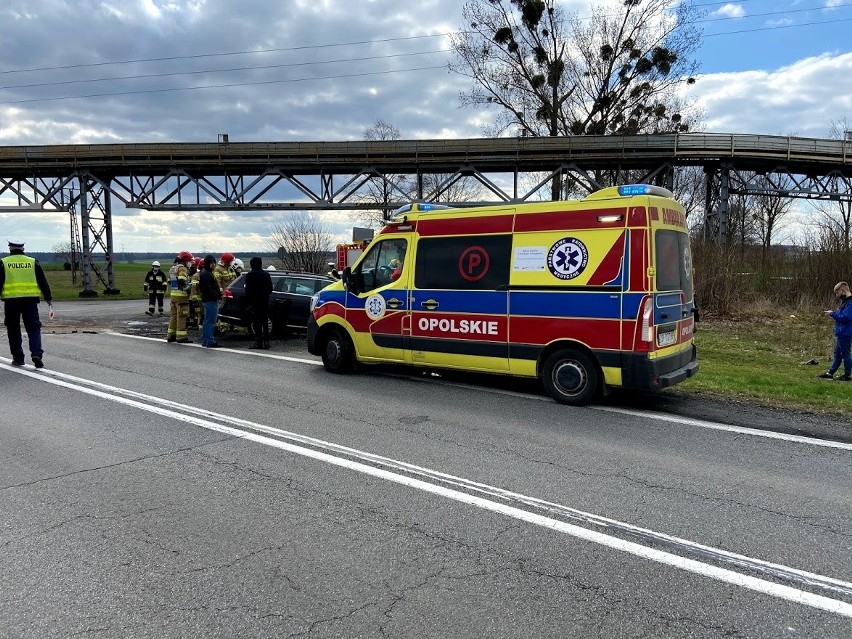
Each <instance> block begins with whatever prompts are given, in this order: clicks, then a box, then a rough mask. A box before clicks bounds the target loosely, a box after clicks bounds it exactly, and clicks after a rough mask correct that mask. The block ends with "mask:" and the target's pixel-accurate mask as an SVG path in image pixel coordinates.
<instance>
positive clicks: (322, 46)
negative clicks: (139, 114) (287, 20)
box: [0, 33, 450, 75]
mask: <svg viewBox="0 0 852 639" xmlns="http://www.w3.org/2000/svg"><path fill="white" fill-rule="evenodd" d="M447 35H450V34H449V33H434V34H431V35H420V36H409V37H406V38H382V39H379V40H356V41H353V42H336V43H330V44H311V45H304V46H298V47H281V48H275V49H255V50H252V51H227V52H221V53H198V54H194V55H173V56H166V57H163V58H138V59H135V60H113V61H111V62H91V63H87V64H69V65H65V66H60V67H34V68H32V69H11V70H7V71H0V75H9V74H11V73H31V72H35V71H64V70H67V69H87V68H90V67H105V66H109V65H113V64H134V63H137V62H169V61H174V60H197V59H200V58H217V57H225V56H232V55H249V54H253V53H280V52H282V51H304V50H305V49H328V48H331V47H348V46H354V45H359V44H381V43H383V42H402V41H405V40H422V39H424V38H440V37H443V36H447Z"/></svg>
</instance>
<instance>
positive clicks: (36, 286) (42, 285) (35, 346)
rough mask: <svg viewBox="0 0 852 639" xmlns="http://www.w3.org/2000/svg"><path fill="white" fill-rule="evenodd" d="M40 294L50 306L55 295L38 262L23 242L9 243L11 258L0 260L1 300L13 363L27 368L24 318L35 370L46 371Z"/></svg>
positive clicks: (10, 241) (9, 256)
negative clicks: (26, 253)
mask: <svg viewBox="0 0 852 639" xmlns="http://www.w3.org/2000/svg"><path fill="white" fill-rule="evenodd" d="M39 293H40V294H41V295H43V296H44V301H45V302H47V303H48V304H50V303H51V302H52V301H53V296H52V295H51V294H50V285H49V284H48V283H47V278H46V277H45V276H44V271H43V270H42V268H41V264H39V263H38V260H36V259H34V258H32V257H29V256H27V255H24V243H23V242H18V241H13V240H9V255H8V256H6V257H4V258H3V259H2V260H0V298H2V300H3V302H4V306H5V312H6V322H5V323H6V332H7V333H8V337H9V350H10V351H12V364H13V365H14V366H23V365H24V349H23V336H22V335H21V319H22V318H23V320H24V328H26V329H27V339H28V341H29V345H30V355H31V356H32V358H33V364H35V367H36V368H44V361H43V360H42V358H43V357H44V351H43V350H42V348H41V321H40V320H39V317H38V301H39Z"/></svg>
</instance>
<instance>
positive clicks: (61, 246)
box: [50, 242, 71, 264]
mask: <svg viewBox="0 0 852 639" xmlns="http://www.w3.org/2000/svg"><path fill="white" fill-rule="evenodd" d="M50 252H51V253H53V255H54V257H55V258H56V261H57V262H63V263H65V262H67V263H68V264H71V242H59V243H58V244H54V245H53V248H52V249H50Z"/></svg>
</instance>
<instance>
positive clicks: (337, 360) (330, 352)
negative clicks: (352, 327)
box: [322, 329, 355, 373]
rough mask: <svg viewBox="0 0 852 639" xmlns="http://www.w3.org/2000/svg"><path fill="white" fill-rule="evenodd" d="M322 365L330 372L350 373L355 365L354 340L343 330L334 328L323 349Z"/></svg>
mask: <svg viewBox="0 0 852 639" xmlns="http://www.w3.org/2000/svg"><path fill="white" fill-rule="evenodd" d="M322 365H323V366H324V367H325V370H327V371H328V372H329V373H349V372H350V371H352V369H353V368H354V367H355V349H354V347H353V346H352V340H350V339H349V336H348V335H346V333H344V332H343V331H340V330H338V329H333V330H332V331H330V332H329V334H328V337H327V338H326V340H325V347H324V348H323V349H322Z"/></svg>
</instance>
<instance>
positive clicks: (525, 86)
mask: <svg viewBox="0 0 852 639" xmlns="http://www.w3.org/2000/svg"><path fill="white" fill-rule="evenodd" d="M671 5H672V3H671V2H670V0H623V2H622V5H621V6H620V7H619V8H618V9H615V8H613V7H612V6H611V5H610V6H593V7H592V9H591V11H592V17H591V18H590V19H584V18H581V17H579V15H578V14H576V13H573V14H571V15H570V16H569V15H567V13H566V12H565V11H564V10H563V8H562V7H561V5H559V4H558V3H557V1H556V0H472V1H470V2H468V3H467V4H465V6H464V8H463V12H462V15H463V16H464V19H465V21H466V22H467V23H468V24H467V25H465V26H464V27H463V28H462V29H461V30H460V31H459V33H458V34H457V35H455V36H453V38H452V47H453V50H454V54H455V60H454V61H453V62H452V63H451V65H450V68H451V69H452V70H454V71H456V72H457V73H460V74H462V75H465V76H467V77H469V78H471V79H472V80H473V86H472V87H471V89H470V90H469V91H467V92H464V93H462V94H461V96H460V97H461V102H462V105H468V106H486V107H495V106H496V107H497V109H498V113H497V117H496V120H495V123H494V126H493V127H492V129H493V130H492V131H491V133H492V134H498V135H499V134H501V133H503V132H505V131H506V130H508V129H510V128H515V129H516V130H517V133H518V135H531V136H558V135H581V134H606V133H642V132H659V131H685V130H687V129H688V128H689V118H688V117H686V116H685V115H684V114H683V113H682V112H681V110H680V109H681V107H682V106H683V104H682V103H681V101H680V99H679V98H678V93H677V88H678V85H679V84H680V83H682V82H688V83H692V82H694V81H695V80H694V78H693V74H694V73H695V71H696V70H697V63H696V62H695V61H694V60H693V59H692V55H693V54H694V53H695V51H696V50H697V48H698V46H699V45H700V31H699V30H698V29H697V28H695V21H696V20H697V18H698V14H697V13H696V11H695V9H694V7H693V6H692V4H691V3H690V2H689V1H686V2H680V3H678V4H677V5H676V7H675V8H674V9H673V10H672V8H671Z"/></svg>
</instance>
